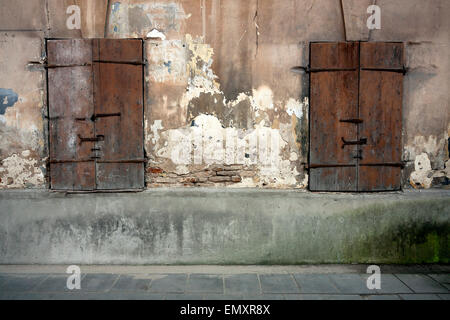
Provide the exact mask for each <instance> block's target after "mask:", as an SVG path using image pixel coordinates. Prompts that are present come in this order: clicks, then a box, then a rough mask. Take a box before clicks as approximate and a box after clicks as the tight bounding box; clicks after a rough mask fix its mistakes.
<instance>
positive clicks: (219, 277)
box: [0, 265, 450, 300]
mask: <svg viewBox="0 0 450 320" xmlns="http://www.w3.org/2000/svg"><path fill="white" fill-rule="evenodd" d="M67 267H68V266H38V265H22V266H12V265H1V266H0V299H1V300H91V299H93V300H414V299H416V300H449V298H450V266H448V265H431V266H423V265H416V266H392V265H387V266H380V268H381V289H379V290H378V289H368V287H367V279H368V277H369V276H370V274H368V273H367V272H366V271H367V266H365V265H315V266H314V265H309V266H308V265H305V266H79V267H80V270H81V274H80V289H73V290H69V289H68V288H67V279H68V277H69V276H70V275H71V274H67V273H66V269H67Z"/></svg>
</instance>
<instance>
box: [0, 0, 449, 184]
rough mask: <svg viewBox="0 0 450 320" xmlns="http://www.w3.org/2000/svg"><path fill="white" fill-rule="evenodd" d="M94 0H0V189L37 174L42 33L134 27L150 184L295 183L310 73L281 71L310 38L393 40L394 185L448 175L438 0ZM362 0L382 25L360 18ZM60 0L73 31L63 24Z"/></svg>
mask: <svg viewBox="0 0 450 320" xmlns="http://www.w3.org/2000/svg"><path fill="white" fill-rule="evenodd" d="M107 3H108V1H100V0H98V1H89V0H29V1H25V0H19V1H7V0H0V4H1V5H2V7H3V8H5V7H6V8H7V10H2V11H1V12H0V50H1V51H0V70H1V74H2V75H3V77H2V78H1V79H0V98H1V101H0V134H1V137H2V139H1V140H0V160H1V161H2V162H1V166H0V179H1V181H0V188H23V187H43V186H45V183H46V171H45V161H46V158H47V144H48V141H47V138H46V136H47V133H46V129H45V128H46V127H47V123H46V120H45V114H46V111H45V110H46V99H45V96H46V92H45V76H44V72H43V69H42V65H41V64H40V62H42V58H43V56H42V52H43V48H44V47H43V45H44V38H45V37H62V38H67V37H84V38H94V37H110V38H133V37H139V38H145V55H146V60H147V65H146V69H145V80H146V81H145V95H146V97H145V98H146V103H145V111H144V112H145V115H144V122H145V149H146V154H147V157H148V163H147V166H146V180H147V185H148V186H149V187H158V186H168V185H170V186H232V187H268V188H306V187H307V184H308V174H307V170H305V166H304V165H305V164H306V163H307V156H308V148H309V146H308V114H309V97H308V91H309V90H308V87H309V83H308V76H307V75H305V74H303V73H301V72H293V71H296V70H299V69H298V68H296V67H298V66H306V65H307V64H308V62H309V61H308V59H309V53H308V47H309V42H310V41H319V40H323V41H345V40H356V41H357V40H362V41H368V40H369V41H404V42H405V43H406V57H407V67H408V68H409V69H410V72H409V73H408V74H407V75H406V77H405V81H404V87H405V90H404V98H403V101H404V106H403V115H404V121H403V123H404V127H403V145H404V160H405V161H406V168H405V169H404V178H403V181H404V185H405V186H406V187H411V186H412V187H415V188H429V187H433V186H439V187H442V186H444V187H445V186H446V185H448V182H449V178H450V177H449V174H448V172H449V171H448V170H449V161H448V159H449V131H450V118H449V117H450V107H449V103H448V102H449V97H448V91H449V90H448V88H449V61H448V59H449V58H448V57H449V56H450V55H449V34H448V30H449V25H448V24H449V22H448V21H449V20H448V18H447V17H448V15H450V3H449V2H448V1H446V0H433V1H428V2H423V1H421V0H398V1H388V0H377V1H375V0H342V1H335V0H283V1H271V0H248V1H239V0H226V1H224V0H183V1H181V0H123V1H120V0H117V1H109V3H110V7H109V8H108V5H107ZM374 3H376V4H377V5H379V6H380V7H381V8H382V28H381V30H372V31H369V30H368V29H367V27H366V23H365V22H366V20H367V17H368V14H367V13H366V9H367V6H368V5H371V4H374ZM70 5H78V6H79V7H80V9H81V29H80V30H69V29H67V27H66V19H67V17H68V15H67V14H66V9H67V7H68V6H70ZM342 10H343V11H342ZM30 30H32V31H30ZM147 35H148V37H147Z"/></svg>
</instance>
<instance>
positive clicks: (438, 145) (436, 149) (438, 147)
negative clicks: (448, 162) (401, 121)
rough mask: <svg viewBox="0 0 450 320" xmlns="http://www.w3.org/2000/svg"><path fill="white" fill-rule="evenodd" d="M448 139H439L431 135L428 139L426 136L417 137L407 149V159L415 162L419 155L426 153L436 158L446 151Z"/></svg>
mask: <svg viewBox="0 0 450 320" xmlns="http://www.w3.org/2000/svg"><path fill="white" fill-rule="evenodd" d="M447 139H448V137H444V138H441V139H438V138H437V137H436V136H433V135H430V136H428V137H427V138H425V137H424V136H416V137H414V140H413V142H412V143H410V144H409V145H407V146H406V147H405V152H406V157H405V158H406V159H408V160H413V159H415V158H416V157H417V156H418V155H420V154H422V153H423V152H426V153H427V154H429V155H432V156H434V157H436V156H438V154H439V153H440V152H441V151H442V150H444V149H445V146H446V145H447Z"/></svg>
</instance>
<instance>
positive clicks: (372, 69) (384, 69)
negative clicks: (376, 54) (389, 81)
mask: <svg viewBox="0 0 450 320" xmlns="http://www.w3.org/2000/svg"><path fill="white" fill-rule="evenodd" d="M361 70H363V71H383V72H396V73H402V74H406V73H407V72H408V69H407V68H405V67H403V68H400V69H398V68H397V69H388V68H361Z"/></svg>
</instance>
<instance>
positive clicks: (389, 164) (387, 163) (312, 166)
mask: <svg viewBox="0 0 450 320" xmlns="http://www.w3.org/2000/svg"><path fill="white" fill-rule="evenodd" d="M356 166H357V165H356V164H337V163H336V164H310V165H309V166H308V168H311V169H314V168H334V167H356ZM359 166H367V167H401V168H403V167H404V166H405V164H404V163H401V162H386V163H360V164H359Z"/></svg>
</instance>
